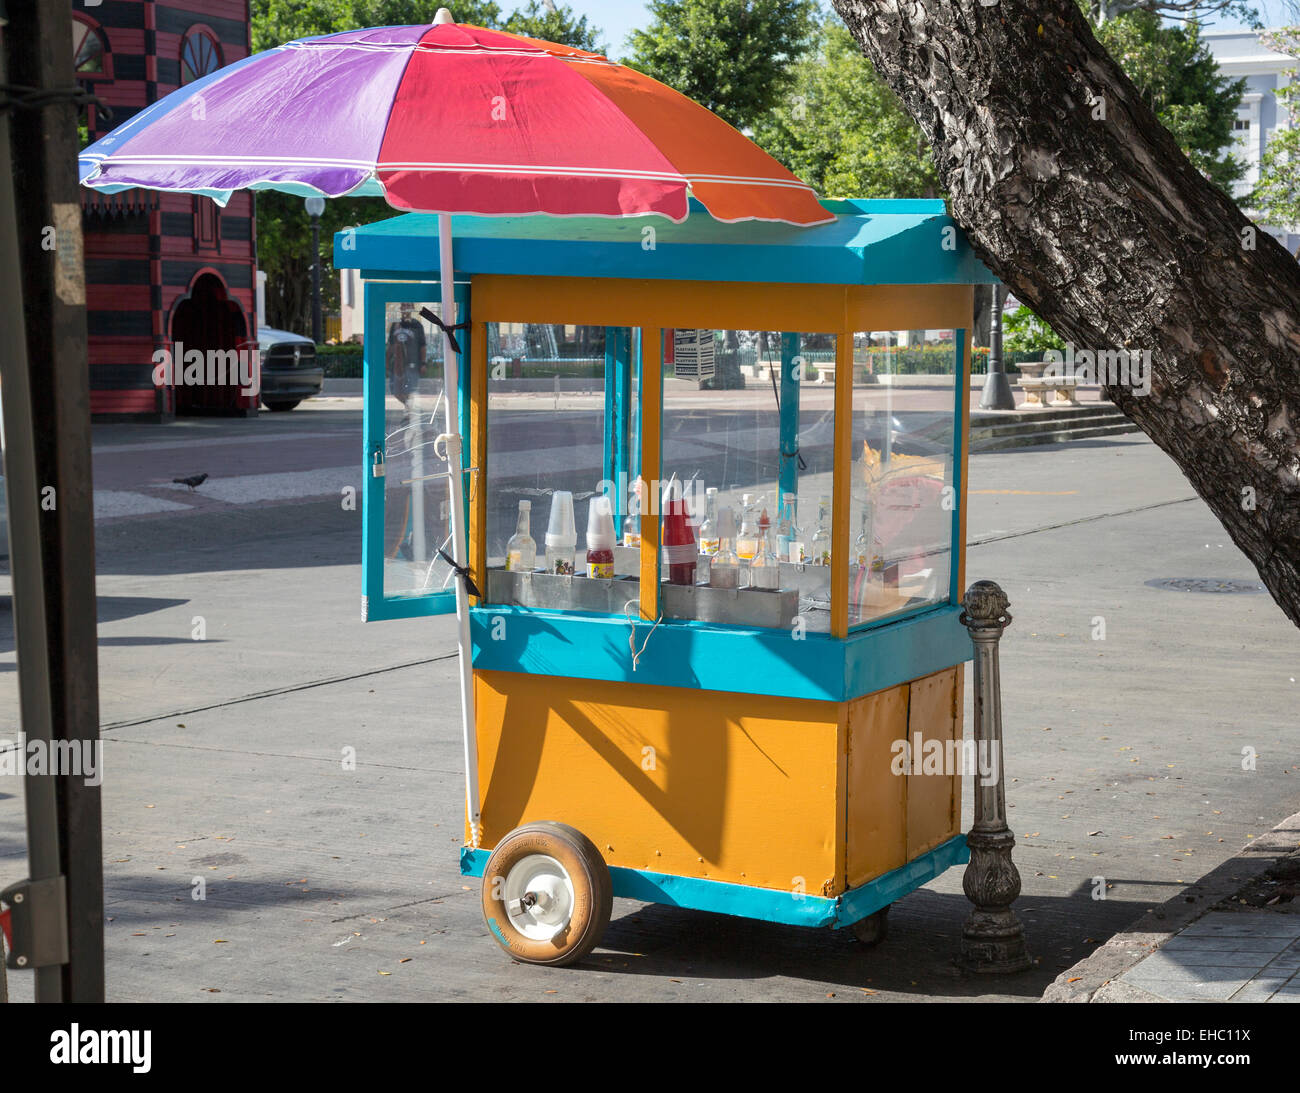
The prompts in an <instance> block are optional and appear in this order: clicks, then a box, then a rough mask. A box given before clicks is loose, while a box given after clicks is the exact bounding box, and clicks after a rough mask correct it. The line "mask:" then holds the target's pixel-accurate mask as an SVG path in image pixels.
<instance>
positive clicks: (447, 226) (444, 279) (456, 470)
mask: <svg viewBox="0 0 1300 1093" xmlns="http://www.w3.org/2000/svg"><path fill="white" fill-rule="evenodd" d="M438 275H439V281H440V287H441V295H442V321H443V322H444V323H446V324H447V325H448V326H451V325H452V324H453V323H455V322H456V321H457V316H456V289H455V267H454V265H453V258H452V246H451V216H450V215H448V214H447V213H440V214H439V215H438ZM442 338H443V342H442V347H443V354H444V359H445V360H446V362H447V432H446V433H445V434H444V436H443V437H442V438H441V440H442V442H443V448H444V450H445V452H446V455H447V470H448V471H449V472H450V475H451V477H450V478H449V479H448V481H450V483H451V550H452V557H453V558H455V559H456V564H457V565H458V566H468V565H469V551H468V549H466V544H465V483H464V477H463V475H464V470H463V468H464V464H463V462H462V459H461V437H460V359H459V355H458V354H457V353H456V351H455V350H454V349H452V346H451V336H450V335H449V334H448V333H447V332H446V331H443V335H442ZM456 629H457V634H458V637H459V641H458V645H459V648H460V716H461V730H462V734H463V738H462V746H463V752H464V760H465V807H466V815H467V817H468V819H469V837H470V844H471V845H472V846H474V847H477V846H478V840H479V836H480V834H481V832H480V830H479V821H480V817H481V812H480V809H479V791H478V736H477V735H476V731H475V722H474V667H473V662H472V659H471V656H472V646H471V644H470V633H469V593H468V592H467V591H466V589H465V582H464V581H463V580H457V581H456Z"/></svg>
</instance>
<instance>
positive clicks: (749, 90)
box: [628, 0, 817, 129]
mask: <svg viewBox="0 0 1300 1093" xmlns="http://www.w3.org/2000/svg"><path fill="white" fill-rule="evenodd" d="M650 14H651V16H652V19H651V23H650V26H649V27H648V28H647V29H645V30H636V31H633V32H632V34H631V36H630V37H629V39H628V43H629V45H630V46H631V48H632V59H631V60H630V61H629V62H628V63H629V65H630V66H631V67H633V68H636V69H638V70H640V71H641V72H644V73H645V74H646V75H648V76H652V77H653V78H654V79H656V80H659V81H660V82H661V83H665V84H667V85H668V86H669V87H672V88H675V89H676V90H677V91H680V92H681V93H682V94H683V95H686V96H687V97H688V98H691V99H694V100H695V101H696V102H698V103H700V104H702V105H703V106H706V107H708V108H709V109H710V110H712V111H713V112H714V113H715V114H717V115H718V116H719V117H720V118H722V119H723V120H724V121H727V122H729V123H730V124H732V125H734V126H735V127H736V128H737V129H746V128H748V127H750V126H752V125H754V124H755V123H757V122H758V121H759V120H760V119H761V118H762V117H763V116H764V115H765V114H767V112H768V111H769V110H771V109H772V108H773V107H774V106H775V105H776V104H777V103H778V102H780V101H781V100H782V99H783V98H784V96H785V93H786V90H787V88H788V87H789V85H790V81H791V79H792V72H791V65H792V63H793V62H795V61H797V60H798V59H799V58H800V57H802V56H803V55H804V54H805V53H806V52H807V51H808V50H809V48H811V46H812V44H813V42H814V40H815V36H816V29H817V24H816V15H817V3H816V0H651V2H650Z"/></svg>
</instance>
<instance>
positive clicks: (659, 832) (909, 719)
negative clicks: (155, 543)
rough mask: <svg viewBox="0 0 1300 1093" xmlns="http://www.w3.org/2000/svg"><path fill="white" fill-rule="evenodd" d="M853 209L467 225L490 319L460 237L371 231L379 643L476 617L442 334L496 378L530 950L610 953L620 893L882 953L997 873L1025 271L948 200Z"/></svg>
mask: <svg viewBox="0 0 1300 1093" xmlns="http://www.w3.org/2000/svg"><path fill="white" fill-rule="evenodd" d="M824 204H825V206H826V207H827V209H828V210H829V211H831V212H832V213H833V214H834V218H835V219H834V222H833V223H829V224H825V225H822V226H818V227H812V228H797V227H792V226H789V225H784V224H777V223H753V222H750V223H742V224H728V223H723V222H720V221H718V220H714V219H712V218H711V217H709V216H708V214H707V213H706V212H704V211H703V210H702V209H700V208H698V207H695V208H693V210H692V213H691V215H690V216H689V217H688V218H687V219H686V220H685V221H684V222H682V223H670V222H667V221H665V220H663V219H662V218H625V219H616V218H582V217H565V218H559V217H545V216H532V217H472V216H457V217H455V218H454V223H453V231H452V238H453V239H454V267H455V271H454V274H455V282H456V292H455V296H456V314H455V315H454V316H444V315H442V314H441V311H440V308H439V305H438V304H437V301H438V300H439V298H440V293H439V289H438V284H437V282H438V278H439V274H440V271H439V269H438V266H437V256H438V254H439V247H438V240H437V218H436V217H434V216H429V215H422V214H409V215H405V216H400V217H397V218H395V219H391V220H387V221H383V222H380V223H376V224H371V225H368V226H365V227H361V228H357V229H351V230H348V231H345V232H342V233H340V234H339V235H338V236H337V237H336V240H335V265H336V266H338V267H340V268H354V269H359V270H360V271H361V275H362V278H363V280H364V283H365V295H364V304H363V306H364V309H365V330H366V336H365V396H366V397H365V451H364V463H365V466H366V476H365V481H366V492H365V506H364V511H365V525H364V537H363V556H364V557H363V562H364V585H365V590H364V596H363V612H364V614H365V616H366V617H367V618H368V619H371V620H380V619H388V618H409V617H414V616H423V615H432V614H438V613H442V612H449V611H454V610H455V603H454V597H455V593H454V586H455V581H456V574H455V571H454V568H453V566H452V564H451V558H450V554H451V551H450V549H449V547H448V541H449V536H450V533H451V529H450V526H449V520H448V516H449V505H450V504H451V501H450V500H449V498H450V496H451V493H450V492H449V490H448V488H447V485H448V484H447V481H446V473H445V472H441V473H440V468H442V467H443V466H445V464H443V462H442V461H441V460H440V459H437V458H434V457H433V455H432V454H431V452H436V451H438V450H439V449H438V444H439V442H440V437H439V433H440V431H441V428H440V426H439V425H438V424H437V422H438V421H440V420H441V418H440V417H439V411H440V401H441V399H442V397H443V395H444V392H443V389H442V381H441V374H442V353H443V344H442V338H441V337H440V336H436V335H439V334H440V331H439V327H440V326H441V325H442V324H443V323H444V322H445V323H446V324H447V326H449V327H451V328H452V329H453V330H454V332H455V337H456V338H457V339H458V342H459V346H460V350H461V352H462V354H463V355H462V360H463V361H464V362H465V366H464V367H463V368H462V369H461V370H460V376H459V384H460V402H459V407H460V409H459V412H460V417H461V426H460V428H461V433H462V434H463V435H464V436H465V437H466V438H467V447H466V457H465V465H466V467H467V470H466V472H465V477H464V498H465V502H464V503H465V507H466V509H467V512H466V520H467V526H468V528H469V565H468V577H469V578H470V580H471V581H472V588H471V593H472V609H471V632H472V637H473V661H472V667H473V708H474V710H475V713H474V721H473V732H472V733H470V734H469V735H468V737H467V749H466V752H467V763H468V767H469V769H468V771H467V775H468V786H469V800H468V802H467V806H468V807H467V818H468V819H467V825H466V840H465V845H464V847H463V848H462V850H461V855H460V868H461V872H462V873H463V874H464V875H466V876H474V877H482V878H483V884H482V900H483V911H484V918H485V921H486V924H487V926H488V928H489V930H490V932H491V933H492V935H493V936H494V937H495V938H496V940H497V941H498V942H499V943H500V944H501V945H502V946H503V947H504V948H505V949H506V950H507V951H508V952H509V953H510V955H511V956H513V957H514V958H515V959H517V960H520V961H524V962H528V963H539V964H564V963H568V962H571V961H573V960H576V959H578V958H580V957H581V956H583V955H584V954H586V953H587V952H589V951H590V950H591V948H592V947H593V946H594V945H595V944H596V943H597V942H598V940H599V938H600V934H601V932H602V930H603V929H604V927H605V925H606V924H607V923H608V920H609V916H610V911H611V901H612V897H614V896H620V897H626V898H630V899H634V900H640V901H646V902H657V903H670V904H674V905H677V906H681V907H688V908H696V909H700V910H706V911H714V912H722V913H727V914H733V915H742V916H748V917H751V918H756V919H764V920H768V921H773V922H780V923H789V924H798V925H806V926H823V927H825V926H829V927H834V928H843V927H847V928H851V929H852V930H853V932H854V933H855V934H857V936H858V937H859V938H860V939H861V940H863V941H866V942H869V943H872V942H875V941H878V940H880V939H881V938H882V937H883V936H884V928H885V921H886V920H885V916H886V913H887V910H888V908H889V905H890V904H891V903H893V902H894V901H895V900H897V899H899V898H900V897H902V896H904V895H906V894H907V893H908V892H910V891H912V890H913V889H915V888H917V887H919V886H920V885H922V884H924V883H926V882H927V881H929V880H930V879H931V878H933V877H935V876H937V875H938V874H940V873H941V872H943V871H944V870H945V869H947V868H948V867H949V866H952V865H955V864H959V863H962V862H964V861H966V860H967V851H966V846H965V838H964V836H963V835H962V833H961V831H960V818H961V777H960V773H959V772H958V771H957V770H954V769H952V764H951V763H950V762H949V763H947V764H944V763H942V762H940V763H938V764H931V763H930V762H929V759H930V758H932V757H933V756H934V755H935V754H941V755H947V756H949V757H951V756H952V754H953V750H954V749H953V745H954V744H956V745H959V744H960V742H961V739H962V712H961V706H962V693H963V691H962V673H963V665H964V663H965V662H966V661H967V660H969V659H970V658H971V656H972V648H971V642H970V639H969V637H968V635H967V631H966V629H965V628H964V626H963V625H962V624H961V622H960V621H959V614H960V610H961V609H960V606H959V601H960V598H961V592H962V588H963V568H964V542H965V534H964V533H965V521H966V483H965V468H966V454H967V453H966V440H967V436H968V422H969V393H968V377H969V374H970V339H969V327H970V323H971V318H972V313H973V286H974V285H975V284H979V283H992V281H993V277H992V275H991V274H990V273H989V272H988V271H987V270H986V269H985V268H984V267H983V266H982V265H981V264H980V263H979V262H978V260H977V259H976V258H975V256H974V255H973V253H972V251H971V249H970V247H969V245H968V244H967V243H966V241H965V239H964V238H963V237H962V235H961V233H960V231H959V230H958V229H957V228H956V226H955V225H954V224H953V222H952V221H951V220H950V219H949V218H948V217H947V216H946V214H945V212H944V207H943V202H942V201H928V200H917V201H827V202H824ZM669 347H672V348H674V349H676V352H672V353H670V352H668V349H669ZM584 529H586V530H587V532H588V534H587V535H586V536H583V534H582V532H583V530H584ZM935 749H937V752H936V750H935ZM922 755H924V756H926V757H927V761H926V762H922Z"/></svg>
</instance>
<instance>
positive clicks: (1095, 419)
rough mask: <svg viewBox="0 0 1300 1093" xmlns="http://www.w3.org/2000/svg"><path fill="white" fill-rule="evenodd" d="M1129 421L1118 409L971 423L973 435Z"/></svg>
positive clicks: (1026, 432) (1019, 432)
mask: <svg viewBox="0 0 1300 1093" xmlns="http://www.w3.org/2000/svg"><path fill="white" fill-rule="evenodd" d="M1126 422H1128V418H1126V417H1125V416H1124V415H1123V414H1121V413H1119V412H1118V411H1111V412H1109V413H1106V412H1089V413H1081V414H1080V413H1075V414H1063V415H1060V416H1057V415H1052V416H1050V417H1049V416H1047V415H1046V414H1034V415H1033V417H1032V418H1030V417H1029V415H1028V414H1026V415H1025V416H1024V417H1022V418H1017V419H1014V420H1007V418H1001V419H999V420H997V421H990V422H980V423H978V424H972V425H971V430H970V431H971V436H972V437H994V436H1017V435H1019V434H1022V433H1023V434H1029V433H1042V432H1052V431H1053V430H1059V429H1082V428H1086V427H1088V426H1093V425H1122V424H1125V423H1126Z"/></svg>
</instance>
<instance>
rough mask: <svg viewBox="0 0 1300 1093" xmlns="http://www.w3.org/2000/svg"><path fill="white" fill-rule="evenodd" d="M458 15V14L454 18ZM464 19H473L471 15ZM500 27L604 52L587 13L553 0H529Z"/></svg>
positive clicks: (526, 36) (550, 40)
mask: <svg viewBox="0 0 1300 1093" xmlns="http://www.w3.org/2000/svg"><path fill="white" fill-rule="evenodd" d="M459 18H460V17H459V16H457V19H459ZM465 22H467V23H472V22H474V20H473V19H466V20H465ZM501 29H502V30H508V31H509V32H510V33H511V34H522V35H523V36H524V37H525V38H539V39H541V41H543V42H558V43H559V44H561V45H566V46H573V47H574V48H575V49H585V50H587V51H588V52H589V53H603V52H604V51H605V46H604V43H603V42H602V41H601V35H600V31H599V30H597V29H596V28H595V27H593V26H589V25H588V24H587V17H586V16H585V15H583V16H575V15H574V14H573V12H572V10H571V9H570V8H568V7H567V6H566V7H556V5H555V4H554V3H553V2H552V0H545V2H544V3H541V4H539V3H538V2H537V0H529V2H528V7H526V8H524V9H522V10H521V11H516V12H515V13H514V14H513V15H511V16H510V17H509V18H508V19H506V21H505V22H504V23H502V24H501Z"/></svg>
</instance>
